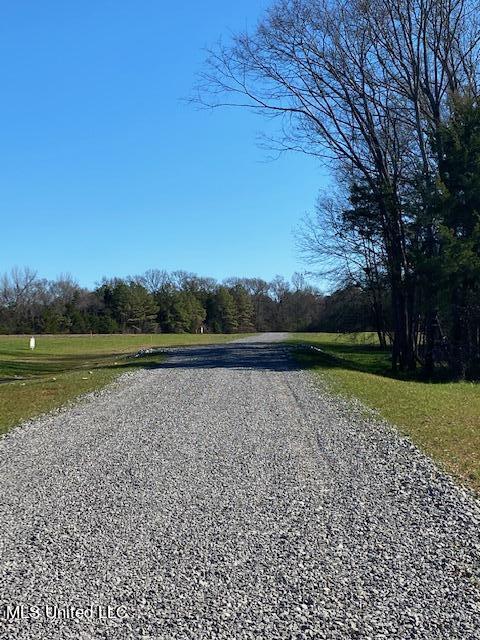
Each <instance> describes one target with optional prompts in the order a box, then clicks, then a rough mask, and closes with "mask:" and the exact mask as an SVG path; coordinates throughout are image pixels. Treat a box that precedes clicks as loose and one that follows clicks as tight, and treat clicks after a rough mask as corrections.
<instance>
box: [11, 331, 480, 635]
mask: <svg viewBox="0 0 480 640" xmlns="http://www.w3.org/2000/svg"><path fill="white" fill-rule="evenodd" d="M283 337H284V336H283V335H282V334H266V335H262V336H259V337H254V338H248V339H244V340H243V341H240V342H236V343H229V344H226V345H215V346H207V347H188V348H176V349H171V350H170V351H169V356H168V358H167V360H166V362H165V363H164V364H163V365H162V366H161V367H159V368H157V369H148V370H142V371H138V372H135V373H130V374H126V375H125V376H122V377H121V378H120V379H119V380H118V381H117V382H116V383H115V384H113V385H111V386H110V387H108V388H106V389H104V390H102V391H100V392H97V393H94V394H90V395H88V396H86V397H84V398H83V399H82V400H80V401H79V402H77V403H75V404H73V405H71V406H69V407H67V408H64V409H62V410H59V411H57V412H54V413H52V414H48V415H46V416H43V417H41V418H38V419H36V420H34V421H31V422H29V423H26V424H24V425H22V426H21V427H18V428H17V429H14V430H13V431H11V432H10V433H9V434H8V435H7V436H5V437H4V438H2V439H1V441H0V482H1V485H0V486H1V488H2V500H1V506H0V526H1V535H0V584H1V585H2V588H1V594H0V638H2V639H3V638H16V639H18V640H23V639H39V640H50V639H52V640H63V639H79V640H98V639H106V640H109V639H112V640H113V639H115V640H117V639H118V640H123V639H127V638H128V639H135V640H138V639H144V640H147V639H150V640H180V639H181V640H203V639H212V640H213V639H228V640H244V639H245V640H247V639H251V640H259V639H262V640H263V639H265V640H276V639H299V640H300V639H309V638H314V639H315V640H321V639H326V640H327V639H328V640H347V639H349V640H350V639H364V640H367V639H372V640H380V639H385V640H392V639H398V640H408V639H418V640H457V639H458V640H478V639H479V638H480V608H479V601H480V599H479V585H480V562H479V560H480V535H479V531H480V529H479V524H480V509H479V506H478V503H477V502H476V501H475V499H474V498H473V497H472V496H471V495H470V494H469V493H468V491H466V490H464V489H462V488H460V487H457V486H456V485H455V484H454V482H453V481H452V480H451V479H450V478H449V477H448V476H446V475H444V474H443V473H441V472H440V471H439V469H438V468H437V467H436V466H435V465H434V464H433V463H432V462H431V461H429V460H428V459H427V458H426V457H425V456H423V455H422V454H421V453H420V452H419V451H418V450H417V449H416V448H415V447H414V446H413V445H412V444H411V443H410V442H409V441H408V440H407V439H405V438H402V437H400V436H399V435H398V434H397V433H396V432H395V431H394V430H393V429H392V428H391V427H390V426H389V425H387V424H385V423H383V422H381V421H380V420H378V419H377V418H375V416H373V415H372V416H370V417H369V416H366V414H365V411H364V408H363V407H362V406H361V405H360V404H359V403H355V402H351V401H347V400H343V399H341V398H338V397H336V396H334V395H332V394H331V393H330V392H329V391H328V388H327V386H326V385H325V384H322V383H321V382H320V383H319V382H318V379H314V378H313V377H312V376H311V375H310V374H309V373H308V372H304V371H301V370H298V369H297V368H296V366H295V363H294V361H293V360H292V358H291V356H290V353H289V348H288V347H287V346H285V345H283V344H279V343H276V342H275V341H278V340H280V339H282V338H283ZM394 401H395V399H394V398H392V402H394ZM20 604H24V605H25V607H38V609H37V610H35V609H33V610H31V611H28V609H24V616H23V617H19V618H18V619H14V620H10V621H8V620H7V617H8V613H9V612H10V614H11V611H12V609H11V608H12V607H13V606H16V605H20ZM45 606H48V607H50V610H51V611H52V610H53V609H52V607H54V606H57V607H60V608H61V607H79V608H81V609H82V610H83V611H84V612H85V610H88V607H92V609H91V611H94V613H93V614H92V616H91V618H86V617H85V616H84V617H82V618H81V619H68V618H67V619H65V616H64V617H63V618H62V617H61V616H60V615H59V614H58V612H57V613H56V614H55V615H52V616H50V617H48V616H47V615H46V613H45ZM97 606H101V607H102V610H101V612H103V613H104V614H105V615H106V614H107V613H108V611H110V613H112V612H113V614H114V615H112V617H110V618H106V617H104V618H100V617H99V610H98V609H95V607H97ZM8 607H10V609H8ZM107 607H111V609H110V610H108V609H107ZM116 607H123V609H120V610H118V609H116ZM32 611H33V613H32ZM35 611H37V613H38V615H37V616H36V615H35ZM123 614H126V617H125V616H124V615H123Z"/></svg>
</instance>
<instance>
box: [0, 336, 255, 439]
mask: <svg viewBox="0 0 480 640" xmlns="http://www.w3.org/2000/svg"><path fill="white" fill-rule="evenodd" d="M242 335H245V334H242ZM236 337H240V336H239V335H235V334H229V335H220V334H204V335H190V334H145V335H94V336H90V335H87V336H85V335H81V336H67V335H61V336H58V335H57V336H38V337H37V346H36V348H35V350H34V351H31V350H30V348H29V336H0V433H3V432H5V431H7V430H8V429H10V428H11V427H12V426H14V425H16V424H18V423H19V422H21V421H23V420H26V419H28V418H31V417H33V416H35V415H37V414H39V413H43V412H45V411H49V410H51V409H53V408H55V407H57V406H59V405H61V404H64V403H65V402H68V401H69V400H72V399H73V398H75V397H76V396H78V395H81V394H83V393H88V392H89V391H94V390H95V389H99V388H101V387H103V386H105V385H106V384H108V383H109V382H111V381H112V380H113V379H114V378H116V377H117V376H118V375H120V374H121V373H124V372H125V371H129V370H132V368H135V367H154V366H158V365H159V364H160V362H161V360H162V356H161V355H151V356H146V357H143V358H139V359H133V358H131V357H128V356H131V355H133V354H134V353H135V352H137V351H138V350H139V349H141V348H144V347H147V348H148V347H170V346H183V345H196V344H211V343H216V342H227V341H229V340H233V339H235V338H236Z"/></svg>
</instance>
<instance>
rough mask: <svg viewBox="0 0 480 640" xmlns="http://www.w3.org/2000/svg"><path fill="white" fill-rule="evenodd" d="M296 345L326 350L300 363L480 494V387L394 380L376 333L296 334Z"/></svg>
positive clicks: (306, 356)
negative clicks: (376, 413)
mask: <svg viewBox="0 0 480 640" xmlns="http://www.w3.org/2000/svg"><path fill="white" fill-rule="evenodd" d="M291 342H293V343H294V344H298V343H308V344H311V345H314V346H316V347H319V348H320V349H322V351H321V352H315V353H313V354H311V353H304V352H299V354H298V357H299V360H300V361H301V362H302V363H303V364H304V365H305V366H306V367H309V368H312V369H314V370H315V371H316V372H318V373H319V374H321V375H322V376H324V377H325V378H326V379H327V380H328V381H329V383H330V384H331V385H332V388H333V390H335V391H337V392H339V393H342V394H344V395H347V396H355V397H357V398H359V399H360V400H362V401H363V402H364V404H365V405H367V406H368V407H370V408H372V409H376V410H377V411H378V412H379V413H380V415H381V416H383V417H384V418H386V419H387V420H389V421H390V422H391V423H393V424H395V425H397V427H398V428H399V430H400V431H401V432H403V433H404V434H406V435H408V436H410V437H411V439H412V440H413V441H414V442H415V443H416V444H417V445H418V446H419V447H420V448H421V449H423V451H425V452H426V453H427V454H429V455H430V456H431V457H433V458H434V459H435V460H436V461H437V462H438V463H439V464H440V465H441V466H443V468H444V469H446V470H447V471H449V472H450V473H452V474H454V475H456V476H457V477H458V478H459V479H460V480H461V481H463V482H464V483H466V484H467V485H469V486H470V487H472V488H473V489H474V490H476V491H477V492H478V491H480V386H479V385H478V384H474V383H469V382H461V383H448V382H435V383H431V382H422V381H418V380H412V379H401V378H395V377H393V376H392V375H391V374H390V372H389V354H388V352H386V351H382V350H381V349H380V348H379V346H378V345H377V343H376V339H375V336H374V335H373V334H358V335H356V336H354V335H342V334H331V333H330V334H329V333H317V334H308V333H305V334H296V335H295V337H294V338H292V340H291Z"/></svg>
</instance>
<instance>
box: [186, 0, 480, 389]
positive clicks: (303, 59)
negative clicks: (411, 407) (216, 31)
mask: <svg viewBox="0 0 480 640" xmlns="http://www.w3.org/2000/svg"><path fill="white" fill-rule="evenodd" d="M479 16H480V12H479V5H478V3H477V2H475V1H471V0H348V1H342V0H333V1H327V0H284V1H280V2H276V3H274V4H273V6H272V7H271V8H270V9H269V10H268V11H267V12H266V14H265V17H264V18H263V19H262V20H261V21H260V22H259V24H258V26H257V28H256V29H255V30H254V31H253V33H242V34H239V35H236V36H234V37H233V41H231V42H230V43H229V44H226V45H222V44H220V45H219V46H218V47H217V48H216V49H214V50H212V51H211V53H210V57H209V60H208V63H207V67H206V70H205V73H204V74H203V75H202V78H201V81H200V84H199V87H198V89H199V91H198V98H197V99H198V101H199V102H201V103H202V104H204V105H208V106H211V107H218V106H224V105H235V106H239V107H249V108H252V109H254V110H256V111H258V112H260V113H263V114H266V115H267V116H269V117H272V116H273V117H275V116H276V117H278V118H280V119H281V126H280V127H279V130H280V131H281V134H280V136H279V138H278V139H277V140H275V141H269V144H270V145H271V146H274V147H275V148H277V149H279V150H297V151H301V152H305V153H307V154H309V155H312V156H314V157H316V158H317V159H319V160H321V161H322V162H326V163H327V164H328V166H329V167H330V168H331V169H332V175H333V176H334V178H335V183H336V185H337V186H336V189H335V188H334V189H329V192H328V194H325V195H323V196H321V197H320V199H319V204H318V207H317V211H316V214H315V215H313V216H311V217H310V218H309V219H307V221H306V223H305V225H304V228H303V231H302V232H301V234H300V243H301V246H302V249H303V251H304V252H305V255H306V256H307V258H308V259H309V260H311V261H312V262H314V263H315V264H317V265H318V268H319V269H321V270H323V271H324V273H329V274H330V275H331V276H332V277H333V278H334V279H336V280H337V281H343V282H345V281H347V282H349V283H350V285H355V286H357V287H360V288H361V289H362V290H363V291H364V292H365V293H366V294H368V296H369V298H370V301H371V307H372V313H373V316H374V318H375V323H376V328H377V331H378V333H379V336H380V340H381V341H382V343H384V344H385V343H387V342H388V341H389V339H390V340H391V342H392V367H393V369H394V370H401V371H413V370H414V369H415V368H417V367H418V366H419V365H420V366H421V367H422V369H423V372H424V373H425V374H426V375H427V376H431V375H433V374H434V372H435V369H440V370H442V371H445V370H447V369H448V370H449V372H450V374H451V375H452V377H453V378H455V379H463V378H465V377H468V378H478V377H479V375H480V299H479V289H480V218H479V211H480V105H479V92H478V76H479V73H478V72H479V68H480V67H479V52H480V48H479V42H480V29H479V22H478V20H479Z"/></svg>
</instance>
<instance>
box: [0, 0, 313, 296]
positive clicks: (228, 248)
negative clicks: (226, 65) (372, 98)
mask: <svg viewBox="0 0 480 640" xmlns="http://www.w3.org/2000/svg"><path fill="white" fill-rule="evenodd" d="M267 4H268V3H267V2H266V1H265V0H263V1H262V0H243V1H242V2H226V1H225V0H209V1H208V2H198V1H194V0H189V1H184V2H164V1H162V0H121V1H118V0H115V1H111V0H82V1H81V2H65V0H57V1H53V0H43V1H42V2H38V0H30V1H28V2H27V1H24V0H15V1H14V2H4V3H2V5H1V8H0V31H1V33H0V78H1V100H0V123H1V124H0V139H1V154H0V164H1V167H0V216H1V228H2V248H1V254H0V271H5V270H7V269H9V268H10V267H12V266H14V265H17V266H24V265H25V266H30V267H33V268H35V269H37V270H38V271H39V274H40V275H42V276H44V277H48V278H53V277H55V276H57V275H59V274H61V273H65V272H69V273H71V274H72V275H74V276H76V277H77V279H78V280H79V282H80V283H81V284H82V285H86V286H90V285H92V284H93V283H94V282H95V281H97V280H99V279H100V278H101V277H102V276H103V275H105V276H112V275H127V274H136V273H141V272H143V271H144V270H145V269H148V268H151V267H158V268H164V269H167V270H175V269H185V270H188V271H195V272H197V273H199V274H201V275H210V276H214V277H216V278H219V279H222V278H224V277H227V276H230V275H238V276H253V275H258V276H261V277H264V278H267V279H268V278H270V277H272V276H274V275H275V274H277V273H280V274H283V275H285V276H287V277H289V276H290V275H291V274H292V272H293V271H296V270H299V271H301V270H303V269H305V266H304V265H302V263H301V261H300V260H299V257H298V256H297V255H296V251H295V247H294V240H293V236H292V229H293V227H294V226H295V225H296V224H297V223H298V222H299V220H300V218H301V217H302V215H303V214H304V213H305V212H306V211H309V210H311V209H312V208H313V205H314V202H315V198H316V195H317V192H318V190H319V188H320V187H321V185H322V182H323V183H324V182H325V178H324V177H322V175H324V174H323V173H322V170H321V168H320V167H319V166H318V165H316V163H315V161H314V160H312V159H311V158H306V157H303V156H301V155H288V156H285V157H282V158H281V159H279V160H276V161H267V154H266V152H265V151H264V150H262V149H260V148H259V147H258V145H257V135H258V133H259V132H260V131H262V130H263V129H264V128H265V126H266V123H265V122H264V121H263V120H262V119H261V118H259V117H258V116H255V115H254V114H251V113H246V112H244V111H241V110H237V109H231V110H222V111H218V110H216V111H213V112H210V111H201V110H197V109H195V108H194V107H192V106H191V105H189V104H186V103H185V102H183V101H182V98H184V97H186V96H188V95H190V93H191V90H192V86H193V84H194V82H195V74H196V72H198V71H199V70H200V69H201V66H202V61H203V58H204V52H203V51H202V49H203V48H204V47H205V46H207V45H211V44H213V43H215V41H216V40H217V39H218V37H219V36H222V35H223V36H228V33H229V32H230V31H236V30H239V29H242V28H243V27H244V26H246V25H250V26H254V24H255V22H256V20H257V18H258V16H259V15H260V14H261V13H262V10H263V9H264V8H265V6H267Z"/></svg>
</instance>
